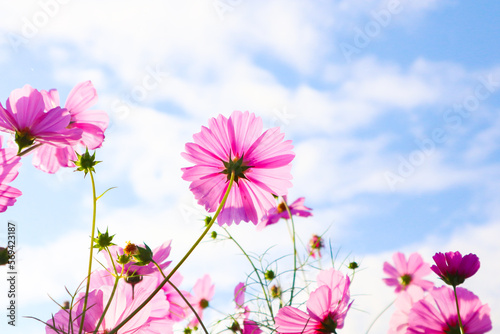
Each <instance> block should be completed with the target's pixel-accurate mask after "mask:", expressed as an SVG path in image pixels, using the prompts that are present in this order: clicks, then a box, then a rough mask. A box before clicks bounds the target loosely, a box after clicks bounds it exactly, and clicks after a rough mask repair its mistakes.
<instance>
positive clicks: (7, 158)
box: [0, 136, 22, 212]
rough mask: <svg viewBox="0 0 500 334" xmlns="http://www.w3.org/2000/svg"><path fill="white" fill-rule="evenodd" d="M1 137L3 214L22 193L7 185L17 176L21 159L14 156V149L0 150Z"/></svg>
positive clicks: (0, 201) (0, 183) (0, 186)
mask: <svg viewBox="0 0 500 334" xmlns="http://www.w3.org/2000/svg"><path fill="white" fill-rule="evenodd" d="M2 146H3V145H2V136H0V212H5V210H7V207H8V206H12V205H14V203H15V202H16V200H17V198H18V197H19V196H21V195H22V192H21V191H20V190H18V189H16V188H14V187H12V186H9V185H8V183H10V182H12V181H14V179H15V178H16V177H17V175H18V174H19V172H18V169H19V167H20V166H21V157H18V156H17V155H16V149H13V148H2Z"/></svg>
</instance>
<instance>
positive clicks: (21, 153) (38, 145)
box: [17, 143, 43, 157]
mask: <svg viewBox="0 0 500 334" xmlns="http://www.w3.org/2000/svg"><path fill="white" fill-rule="evenodd" d="M42 145H43V144H42V143H38V144H35V145H33V146H31V147H29V148H27V149H25V150H24V151H22V152H19V153H18V154H17V156H18V157H22V156H23V155H26V154H28V153H30V152H31V151H33V150H34V149H36V148H39V147H40V146H42Z"/></svg>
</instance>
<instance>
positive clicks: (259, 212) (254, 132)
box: [182, 111, 295, 226]
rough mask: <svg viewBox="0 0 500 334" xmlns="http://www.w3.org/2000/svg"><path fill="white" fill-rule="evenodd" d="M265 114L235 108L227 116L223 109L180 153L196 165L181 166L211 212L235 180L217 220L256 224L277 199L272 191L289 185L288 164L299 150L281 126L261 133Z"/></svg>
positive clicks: (284, 190) (280, 192)
mask: <svg viewBox="0 0 500 334" xmlns="http://www.w3.org/2000/svg"><path fill="white" fill-rule="evenodd" d="M262 129H263V125H262V119H261V118H260V117H256V116H255V114H253V113H249V112H244V113H243V112H240V111H235V112H233V113H232V114H231V116H230V117H229V118H226V117H224V116H222V115H219V117H217V118H212V119H210V120H209V122H208V128H207V127H202V128H201V132H199V133H197V134H195V135H194V136H193V139H194V143H187V144H186V152H185V153H182V156H183V157H184V158H186V159H187V160H188V161H189V162H192V163H194V164H195V165H194V166H192V167H187V168H183V169H182V171H183V175H182V178H183V179H184V180H186V181H191V185H190V186H189V189H190V190H191V191H192V192H193V194H194V196H195V198H196V199H197V200H198V203H199V204H200V205H203V206H205V209H206V210H207V211H208V212H214V211H216V209H217V207H218V206H219V204H220V202H221V200H222V197H223V196H224V193H225V192H226V190H227V187H228V185H229V179H230V176H231V174H232V173H234V174H235V183H234V185H233V188H232V189H231V192H230V194H229V197H228V199H227V202H226V204H225V206H224V208H223V210H222V211H221V213H220V215H219V217H218V219H217V221H218V223H219V225H221V226H222V225H223V224H227V225H231V224H232V223H233V222H234V223H235V224H239V223H240V221H245V222H249V221H251V222H252V223H254V224H255V225H257V224H258V223H259V221H260V220H261V218H262V217H263V216H264V215H265V214H266V213H267V212H268V211H269V210H270V209H271V208H273V207H274V206H275V205H276V204H275V200H274V198H273V195H276V196H284V195H286V194H287V191H288V188H290V187H291V185H292V184H291V182H290V180H291V179H292V176H291V174H290V170H291V168H292V165H291V164H290V163H291V161H292V160H293V158H294V156H295V154H294V153H293V151H292V148H293V146H292V143H291V141H290V140H287V141H283V138H284V134H282V133H280V130H279V128H272V129H269V130H266V131H265V132H264V133H262Z"/></svg>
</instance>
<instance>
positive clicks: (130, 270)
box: [102, 240, 172, 276]
mask: <svg viewBox="0 0 500 334" xmlns="http://www.w3.org/2000/svg"><path fill="white" fill-rule="evenodd" d="M171 243H172V240H170V241H167V242H164V243H163V244H162V245H160V246H158V247H156V248H155V249H154V250H153V260H154V261H155V262H156V263H158V265H159V266H160V268H161V269H163V270H164V269H165V268H167V267H168V266H169V265H170V263H171V262H172V261H166V260H167V258H168V256H169V255H170V250H171V246H170V244H171ZM109 251H110V253H111V255H113V260H114V262H115V266H116V270H117V271H118V273H119V274H120V273H121V272H122V265H120V264H119V263H117V262H116V259H117V257H118V256H121V255H123V248H121V247H120V246H110V247H109ZM102 254H103V255H104V258H105V259H106V262H107V263H108V270H109V271H110V272H113V264H112V263H111V259H110V258H109V255H108V253H107V252H103V253H102ZM157 271H158V269H157V268H156V266H155V265H154V264H153V263H152V262H151V263H148V264H147V265H145V266H138V265H135V262H129V263H127V264H125V267H124V269H123V274H124V275H127V276H144V275H149V274H152V273H154V272H157Z"/></svg>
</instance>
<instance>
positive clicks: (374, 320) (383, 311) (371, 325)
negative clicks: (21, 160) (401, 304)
mask: <svg viewBox="0 0 500 334" xmlns="http://www.w3.org/2000/svg"><path fill="white" fill-rule="evenodd" d="M395 301H396V300H395V299H394V300H393V301H392V302H391V303H390V304H389V305H387V306H386V307H385V309H383V310H382V312H380V313H379V314H378V315H377V317H376V318H375V319H373V321H372V323H371V324H370V327H368V329H367V330H366V333H365V334H368V332H369V331H370V329H372V327H373V325H375V323H376V322H377V320H378V319H379V318H380V317H381V316H382V314H384V313H385V311H387V310H388V309H389V307H391V306H392V304H394V302H395Z"/></svg>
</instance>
